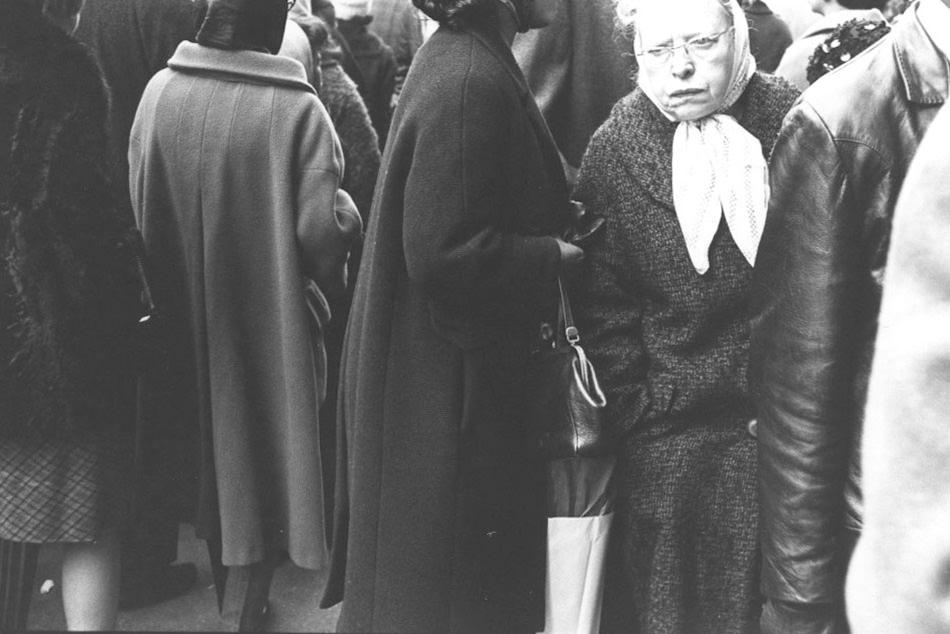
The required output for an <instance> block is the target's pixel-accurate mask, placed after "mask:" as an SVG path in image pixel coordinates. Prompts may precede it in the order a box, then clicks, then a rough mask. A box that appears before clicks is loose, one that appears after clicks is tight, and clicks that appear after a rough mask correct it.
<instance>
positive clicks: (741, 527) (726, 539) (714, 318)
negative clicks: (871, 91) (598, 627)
mask: <svg viewBox="0 0 950 634" xmlns="http://www.w3.org/2000/svg"><path fill="white" fill-rule="evenodd" d="M796 96H797V91H796V90H795V89H794V88H792V87H791V86H790V85H789V84H787V83H786V82H785V81H784V80H782V79H778V78H774V77H771V76H769V75H764V74H761V73H757V74H756V75H755V76H754V77H753V78H752V80H751V82H750V83H749V86H748V87H747V89H746V91H745V93H744V94H743V96H742V97H741V98H740V100H739V101H738V102H737V103H736V105H735V106H734V107H733V109H732V110H731V111H730V113H731V114H733V115H734V116H735V117H736V119H737V121H738V122H739V124H740V125H742V126H743V127H744V128H745V129H746V130H748V131H749V132H750V133H751V134H753V135H754V136H755V137H756V138H757V139H758V140H759V142H760V143H761V145H762V149H763V153H764V154H765V155H767V154H768V152H769V149H770V148H771V145H772V142H773V140H774V139H775V136H776V135H777V133H778V130H779V126H780V124H781V121H782V117H783V116H784V114H785V112H786V111H787V110H788V109H789V108H790V107H791V105H792V103H793V101H794V100H795V98H796ZM676 125H677V124H676V123H673V122H670V121H668V120H667V119H665V118H664V117H663V115H662V114H661V113H660V111H659V110H658V109H657V108H656V107H655V106H654V105H653V104H652V103H651V102H650V101H649V99H648V98H647V97H646V95H644V93H643V92H642V91H641V90H639V89H638V90H636V91H634V92H633V93H632V94H631V95H629V96H627V97H625V98H624V99H623V100H622V101H621V102H620V103H619V104H618V105H617V106H616V107H615V108H614V110H613V113H612V114H611V116H610V118H609V119H608V120H607V122H606V123H605V124H604V125H603V126H602V127H601V128H600V129H599V130H598V132H597V133H596V134H595V135H594V137H593V139H592V140H591V144H590V146H589V148H588V151H587V154H586V156H585V158H584V163H583V164H582V167H581V172H580V179H579V182H578V187H577V190H576V191H575V197H576V198H577V199H578V200H581V201H583V202H585V203H586V204H587V206H588V211H589V212H592V213H594V214H599V215H603V216H604V217H605V218H606V221H607V224H606V231H605V232H604V236H603V239H602V240H601V241H599V242H597V243H595V244H594V245H592V246H591V247H590V249H588V251H587V253H588V261H589V267H588V270H587V273H586V275H585V279H584V283H583V284H581V285H580V286H581V289H583V293H582V294H581V295H580V296H579V297H578V301H577V302H576V311H577V319H578V325H579V327H580V329H581V334H582V336H583V337H584V341H585V342H586V349H587V351H588V353H589V355H590V357H591V359H592V360H593V362H594V364H595V366H596V367H597V369H598V371H599V372H600V378H601V382H602V385H603V387H604V388H605V390H606V392H607V400H608V408H609V410H608V411H609V414H608V418H609V421H610V423H611V427H612V428H613V429H614V430H615V431H616V433H617V434H618V437H619V438H620V442H619V447H618V449H619V452H618V453H619V456H618V471H617V486H618V497H619V499H618V514H617V517H616V520H615V524H614V533H613V536H614V538H615V540H614V541H615V544H614V546H613V547H614V548H615V549H616V550H617V553H618V557H617V558H615V559H614V561H615V562H616V568H615V570H613V571H611V572H610V577H609V580H608V588H607V596H606V598H605V606H604V609H605V614H606V617H605V619H606V623H605V631H607V632H615V631H616V632H629V631H630V628H631V627H632V626H631V623H634V622H637V623H639V625H640V627H641V628H642V631H643V632H650V633H651V634H666V633H680V632H716V633H723V632H736V633H739V632H754V631H755V628H756V626H757V619H758V614H757V610H758V607H759V604H758V593H757V579H758V561H757V544H756V448H755V440H754V439H753V438H752V437H751V435H750V434H749V433H748V432H747V423H748V422H749V421H750V419H751V417H752V403H751V401H750V398H749V391H748V384H747V381H746V376H745V374H746V364H747V352H748V342H749V328H748V323H747V318H748V314H747V311H748V301H747V291H748V288H749V283H750V280H751V277H752V267H751V266H750V265H749V264H748V262H747V261H746V260H745V258H744V257H743V256H742V254H741V253H740V251H739V249H738V247H737V246H736V244H735V242H734V241H733V239H732V236H731V234H730V233H729V231H728V228H727V226H726V224H725V221H723V222H722V223H721V224H720V227H719V230H718V232H717V234H716V236H715V238H714V240H713V242H712V245H711V247H710V250H709V257H710V269H709V271H708V272H707V273H706V274H705V275H699V274H698V273H697V272H696V270H695V269H694V268H693V266H692V264H691V262H690V259H689V257H688V254H687V251H686V243H685V241H684V239H683V235H682V231H681V230H680V226H679V223H678V221H677V218H676V212H675V210H674V208H673V194H672V146H673V134H674V131H675V129H676Z"/></svg>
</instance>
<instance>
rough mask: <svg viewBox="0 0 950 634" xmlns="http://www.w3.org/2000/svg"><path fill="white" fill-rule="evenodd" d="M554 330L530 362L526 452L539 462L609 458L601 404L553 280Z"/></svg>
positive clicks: (603, 400) (566, 305)
mask: <svg viewBox="0 0 950 634" xmlns="http://www.w3.org/2000/svg"><path fill="white" fill-rule="evenodd" d="M558 293H559V294H560V303H559V307H558V327H557V331H556V332H555V336H554V337H553V338H552V340H551V342H550V344H548V345H547V346H542V347H541V349H539V350H538V351H536V352H535V353H534V354H533V355H532V358H531V361H530V367H529V369H528V372H529V376H528V383H527V389H528V394H527V396H528V407H527V419H526V420H527V424H528V439H529V444H530V448H531V449H532V450H533V451H534V452H535V453H536V454H537V455H540V456H541V457H543V458H547V459H557V458H576V457H599V456H605V455H609V454H610V453H611V451H610V448H609V442H608V438H607V435H606V430H605V427H604V407H605V406H606V402H607V400H606V398H605V397H604V393H603V391H602V390H601V389H600V383H599V382H598V381H597V375H596V373H595V372H594V366H593V365H592V364H591V362H590V360H588V358H587V355H586V354H585V353H584V349H583V348H581V346H580V334H579V333H578V331H577V327H576V326H575V325H574V316H573V313H572V312H571V304H570V300H569V299H568V297H567V293H566V291H565V290H564V284H563V283H562V282H561V280H560V279H558Z"/></svg>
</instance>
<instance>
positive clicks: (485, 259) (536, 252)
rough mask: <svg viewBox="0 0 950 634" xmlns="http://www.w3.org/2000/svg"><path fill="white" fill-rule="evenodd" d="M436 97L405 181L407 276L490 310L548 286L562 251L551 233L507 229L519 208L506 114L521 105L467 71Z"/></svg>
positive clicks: (468, 305)
mask: <svg viewBox="0 0 950 634" xmlns="http://www.w3.org/2000/svg"><path fill="white" fill-rule="evenodd" d="M436 92H438V91H436ZM439 99H440V100H441V102H440V103H435V102H434V101H430V102H429V104H428V105H430V106H432V107H430V108H427V109H426V117H425V121H424V123H422V125H421V129H420V130H419V131H418V134H417V138H416V145H415V148H414V149H413V151H412V152H413V161H412V165H411V167H410V169H409V174H408V177H407V182H406V189H405V195H404V210H405V213H404V218H403V248H404V252H405V257H406V266H407V270H408V273H409V277H410V279H412V280H413V281H415V282H417V283H419V284H421V285H422V286H423V287H424V288H425V289H426V291H427V292H428V293H429V294H430V296H431V297H433V298H435V299H439V300H443V301H445V302H447V303H449V304H451V305H454V306H456V307H458V308H461V309H468V310H475V309H477V310H479V311H481V312H483V313H489V314H490V313H491V312H492V311H493V310H497V311H502V312H504V311H508V310H510V309H511V307H512V306H516V305H530V304H532V303H533V302H535V301H539V299H538V298H539V297H540V295H541V293H542V292H543V291H548V290H549V289H551V288H553V285H554V281H555V279H556V277H557V274H558V263H559V258H560V252H559V249H558V246H557V243H556V241H555V239H554V238H552V237H548V236H540V237H539V236H525V235H519V234H518V233H515V232H514V231H512V230H511V229H510V228H509V225H510V223H511V220H512V218H513V217H514V216H515V215H516V213H517V211H518V210H516V209H514V208H513V204H512V202H511V201H512V197H511V196H509V195H508V194H509V192H510V188H511V187H517V186H518V185H519V184H518V183H512V175H511V174H508V173H506V169H508V167H507V166H506V163H507V160H506V159H507V157H508V156H509V150H508V147H509V145H510V143H511V139H510V136H509V121H510V120H511V117H512V116H520V114H521V113H520V111H516V112H512V110H511V107H510V100H506V99H505V94H504V90H503V89H502V88H500V87H499V86H497V85H496V84H495V83H494V82H493V81H491V80H490V79H488V78H485V77H482V76H479V75H475V74H470V75H469V76H468V78H467V80H466V81H465V84H464V87H463V89H462V92H461V95H460V96H456V97H451V96H448V97H447V96H442V95H440V96H439ZM551 212H552V213H554V210H551Z"/></svg>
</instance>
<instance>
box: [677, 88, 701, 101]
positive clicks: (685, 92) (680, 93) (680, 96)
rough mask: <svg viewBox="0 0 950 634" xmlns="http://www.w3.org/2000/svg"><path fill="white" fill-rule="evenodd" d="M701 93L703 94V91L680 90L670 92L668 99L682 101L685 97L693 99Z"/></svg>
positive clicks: (695, 89)
mask: <svg viewBox="0 0 950 634" xmlns="http://www.w3.org/2000/svg"><path fill="white" fill-rule="evenodd" d="M701 92H703V91H702V90H700V89H699V88H684V89H682V90H674V91H673V92H671V93H670V98H671V99H683V98H686V97H693V96H694V95H698V94H700V93H701Z"/></svg>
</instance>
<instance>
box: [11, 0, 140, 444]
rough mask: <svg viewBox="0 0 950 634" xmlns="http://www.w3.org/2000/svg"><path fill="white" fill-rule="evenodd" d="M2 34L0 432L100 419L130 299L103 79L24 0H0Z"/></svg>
mask: <svg viewBox="0 0 950 634" xmlns="http://www.w3.org/2000/svg"><path fill="white" fill-rule="evenodd" d="M0 42H3V43H4V44H3V47H2V48H0V248H2V253H3V266H2V268H0V290H2V293H0V322H2V323H0V326H2V327H0V410H2V411H3V413H4V415H3V416H2V417H0V433H3V434H14V433H21V432H23V431H25V430H26V429H30V430H33V431H42V432H57V433H60V432H77V431H83V430H89V429H92V428H102V427H103V426H104V425H106V424H107V423H108V422H109V417H108V416H107V415H106V412H104V411H103V409H102V408H103V406H104V405H103V404H104V403H106V402H107V401H108V399H106V398H103V397H104V396H105V395H108V394H110V390H111V388H112V386H113V381H114V380H115V378H116V376H117V374H118V373H119V372H120V371H121V368H120V364H119V359H120V352H121V345H120V343H121V341H122V339H123V336H124V335H125V334H126V333H127V332H128V328H130V327H131V325H132V324H133V323H134V318H135V311H136V304H137V301H136V292H135V286H134V284H135V278H134V275H133V274H132V271H133V270H134V269H133V268H132V258H131V249H130V248H129V247H128V246H126V245H127V244H128V243H129V240H128V237H129V236H130V235H131V234H130V232H131V231H132V229H133V228H134V222H133V219H132V217H131V215H128V216H126V215H123V214H122V213H121V211H120V209H119V207H118V206H117V205H116V204H115V198H114V197H113V195H112V193H111V190H110V186H109V183H108V178H107V173H108V163H107V161H108V157H107V135H106V130H105V122H106V113H107V108H108V102H107V98H106V93H105V89H104V86H103V83H102V80H101V78H100V76H99V73H98V70H97V68H96V66H95V63H94V62H93V61H92V59H91V58H90V57H89V56H88V55H87V54H86V52H85V51H84V50H83V48H82V47H81V46H80V45H79V44H78V43H76V42H75V41H74V40H73V39H72V38H70V37H69V36H67V35H66V34H64V33H62V32H61V31H59V30H57V29H56V28H55V27H53V26H52V25H50V24H49V23H47V22H46V21H45V20H44V19H43V18H42V16H41V15H40V14H39V12H38V11H36V10H35V9H34V8H33V7H32V5H31V4H30V3H27V2H22V1H21V0H10V1H7V2H3V3H2V4H0Z"/></svg>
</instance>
